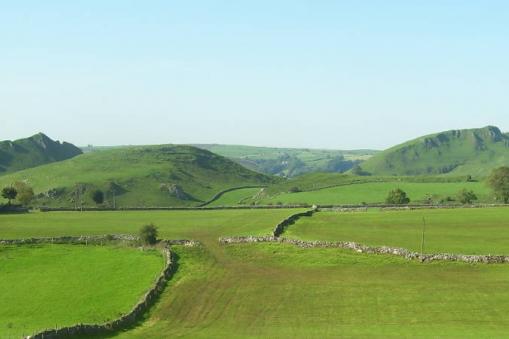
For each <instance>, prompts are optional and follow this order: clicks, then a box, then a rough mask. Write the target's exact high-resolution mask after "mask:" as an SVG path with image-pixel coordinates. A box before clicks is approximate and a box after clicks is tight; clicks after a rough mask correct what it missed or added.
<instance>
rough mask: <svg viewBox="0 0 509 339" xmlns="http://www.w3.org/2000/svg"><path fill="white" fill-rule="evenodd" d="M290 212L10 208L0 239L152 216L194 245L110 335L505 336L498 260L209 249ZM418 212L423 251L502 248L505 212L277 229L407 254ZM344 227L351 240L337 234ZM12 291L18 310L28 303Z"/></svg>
mask: <svg viewBox="0 0 509 339" xmlns="http://www.w3.org/2000/svg"><path fill="white" fill-rule="evenodd" d="M297 211H299V210H297V209H292V210H290V209H282V210H280V209H274V210H212V211H151V212H147V211H136V212H134V211H133V212H83V213H78V212H51V213H30V214H20V215H13V214H11V215H0V238H22V237H28V236H57V235H80V234H105V233H131V234H135V233H136V232H137V230H138V228H139V226H140V225H141V224H143V223H146V222H154V223H155V224H156V225H157V226H159V229H160V233H161V237H162V238H173V239H175V238H188V239H196V240H200V241H201V242H202V244H203V245H202V246H199V247H192V248H189V247H183V246H173V250H174V251H175V252H176V253H177V258H178V270H177V272H176V274H175V276H174V277H173V278H172V280H170V282H169V284H168V287H167V288H166V289H165V291H164V292H163V294H162V296H161V298H160V299H159V301H158V302H157V304H156V305H155V306H154V308H153V309H152V310H151V311H150V312H149V313H148V314H147V316H146V319H145V321H143V322H142V323H141V324H140V325H139V326H137V327H135V328H133V329H128V330H126V331H122V332H120V333H117V334H116V336H118V337H120V338H161V337H172V336H180V337H187V338H210V337H227V338H238V337H258V338H261V337H300V338H310V337H311V338H323V337H352V336H353V337H366V336H384V337H388V336H389V337H392V336H424V337H437V336H456V337H465V336H474V337H502V336H504V335H505V333H506V329H507V324H508V322H509V316H507V314H509V265H468V264H462V263H444V262H435V263H427V264H421V263H419V262H416V261H407V260H405V259H403V258H399V257H394V256H385V255H378V256H373V255H367V254H358V253H354V252H351V251H344V250H339V249H302V248H298V247H295V246H291V245H282V244H246V245H228V246H221V245H219V244H218V241H217V240H218V237H219V236H226V235H249V234H253V235H263V234H270V232H271V231H272V229H273V227H274V225H275V224H276V223H277V222H279V221H280V220H281V219H283V218H285V217H286V216H288V215H290V214H293V213H296V212H297ZM423 214H424V215H425V216H426V218H427V220H428V231H427V232H428V233H427V234H428V235H429V236H427V239H428V241H429V243H427V246H429V247H427V249H429V250H430V251H431V250H435V249H436V250H439V251H443V250H444V249H447V250H448V251H451V252H469V253H489V252H493V249H498V251H497V252H500V253H506V250H505V248H507V247H506V246H505V244H504V243H505V242H506V239H507V236H506V234H507V235H509V232H507V231H506V229H505V226H504V225H507V223H505V220H509V219H508V216H509V209H504V208H494V209H455V210H424V211H422V210H421V211H402V212H379V211H370V212H366V213H342V214H340V213H333V212H320V213H317V214H315V215H314V216H313V217H307V218H302V219H300V220H299V221H298V222H297V223H296V224H294V225H291V226H290V227H289V228H288V229H287V233H286V234H285V236H292V237H299V238H302V239H327V240H355V241H361V242H365V243H369V244H373V245H378V242H379V241H380V242H381V245H393V246H403V247H408V248H414V249H416V248H418V246H419V239H420V238H419V236H420V230H421V228H420V226H421V224H420V220H421V219H422V215H423ZM507 228H508V229H509V226H508V227H507ZM343 229H344V230H347V231H348V232H343ZM345 234H346V235H348V234H351V235H352V236H351V237H350V238H352V239H343V238H344V235H345ZM354 235H355V236H356V238H355V239H353V238H354ZM433 246H434V247H433ZM55 247H56V246H55ZM74 248H80V247H79V246H77V247H73V251H74ZM507 252H509V251H507ZM112 257H114V256H112ZM18 266H19V265H16V267H18ZM60 266H64V265H60ZM41 274H42V273H41ZM84 280H85V281H86V279H84ZM114 283H115V284H117V283H118V282H114ZM17 298H18V299H19V300H20V304H21V305H23V304H24V305H27V303H29V302H30V299H29V298H25V297H24V296H18V297H17ZM101 307H102V306H101ZM25 308H28V307H25ZM43 320H44V318H42V320H40V319H38V318H34V320H33V321H43ZM1 322H2V321H1V320H0V323H1ZM3 322H4V323H5V321H3Z"/></svg>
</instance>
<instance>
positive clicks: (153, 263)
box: [0, 245, 164, 338]
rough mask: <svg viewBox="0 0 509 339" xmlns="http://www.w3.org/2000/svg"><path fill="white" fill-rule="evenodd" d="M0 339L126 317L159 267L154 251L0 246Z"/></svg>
mask: <svg viewBox="0 0 509 339" xmlns="http://www.w3.org/2000/svg"><path fill="white" fill-rule="evenodd" d="M0 263H1V264H0V276H1V277H2V279H0V289H1V290H2V291H3V293H1V294H0V305H2V307H0V338H19V337H20V336H21V335H22V334H25V335H27V334H31V333H34V332H35V331H38V330H41V329H44V328H50V327H55V326H65V325H71V324H75V323H80V322H96V323H102V322H105V321H107V320H109V319H113V318H116V317H118V315H119V314H120V313H126V312H127V311H129V310H130V309H131V307H132V306H133V305H134V304H135V303H136V302H137V301H138V299H139V298H140V297H141V296H142V295H143V294H144V293H145V292H146V290H147V289H148V288H149V287H150V285H151V284H152V283H153V281H154V277H155V276H157V275H158V274H159V272H160V271H161V269H162V268H163V264H164V262H163V258H162V256H161V255H160V254H159V252H158V251H155V250H153V251H144V252H140V251H137V250H135V249H132V248H125V247H110V246H79V245H41V246H29V245H26V246H1V247H0Z"/></svg>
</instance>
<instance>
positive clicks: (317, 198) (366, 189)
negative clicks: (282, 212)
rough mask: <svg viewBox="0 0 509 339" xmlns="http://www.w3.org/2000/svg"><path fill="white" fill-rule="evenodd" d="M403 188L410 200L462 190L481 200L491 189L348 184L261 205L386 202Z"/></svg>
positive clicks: (464, 184) (465, 184) (469, 184)
mask: <svg viewBox="0 0 509 339" xmlns="http://www.w3.org/2000/svg"><path fill="white" fill-rule="evenodd" d="M396 188H400V189H402V190H403V191H405V192H406V193H407V195H408V197H409V198H410V199H411V202H414V203H416V202H423V201H425V200H427V198H431V199H432V200H433V201H440V200H441V199H444V198H446V197H452V198H456V196H457V194H458V192H459V191H460V190H462V189H468V190H473V191H474V192H475V193H476V195H477V197H478V198H479V200H480V201H488V200H490V189H489V188H488V187H487V186H486V184H485V183H483V182H436V183H432V182H426V183H420V182H398V181H393V182H368V183H359V184H347V185H342V186H336V187H330V188H324V189H320V190H316V191H306V192H298V193H281V194H276V195H271V196H269V197H267V198H265V199H262V200H261V201H260V203H261V204H276V203H279V202H280V203H283V204H300V203H307V204H319V205H342V204H345V205H347V204H355V205H357V204H362V203H368V204H370V203H383V202H385V199H386V198H387V195H388V193H389V191H391V190H393V189H396Z"/></svg>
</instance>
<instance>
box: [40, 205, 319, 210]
mask: <svg viewBox="0 0 509 339" xmlns="http://www.w3.org/2000/svg"><path fill="white" fill-rule="evenodd" d="M306 207H311V206H310V205H301V204H298V205H239V206H216V207H207V206H204V207H118V208H96V207H84V208H82V209H81V208H80V209H75V208H67V207H39V210H40V211H41V212H103V211H212V210H255V209H260V210H263V209H294V208H306Z"/></svg>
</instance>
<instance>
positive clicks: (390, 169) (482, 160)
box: [361, 126, 509, 177]
mask: <svg viewBox="0 0 509 339" xmlns="http://www.w3.org/2000/svg"><path fill="white" fill-rule="evenodd" d="M503 165H509V136H508V135H507V134H504V133H502V132H501V131H500V129H498V128H497V127H493V126H488V127H485V128H480V129H466V130H451V131H447V132H442V133H438V134H432V135H427V136H424V137H421V138H418V139H415V140H412V141H409V142H406V143H404V144H401V145H398V146H395V147H392V148H390V149H388V150H386V151H383V152H381V153H378V154H376V155H375V156H373V157H372V158H371V159H369V160H367V161H366V162H364V163H363V164H362V165H361V167H362V170H363V171H365V172H367V173H369V174H372V175H423V174H424V175H426V174H452V175H473V176H481V177H483V176H486V175H488V174H489V173H490V171H491V170H492V169H494V168H496V167H499V166H503Z"/></svg>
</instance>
